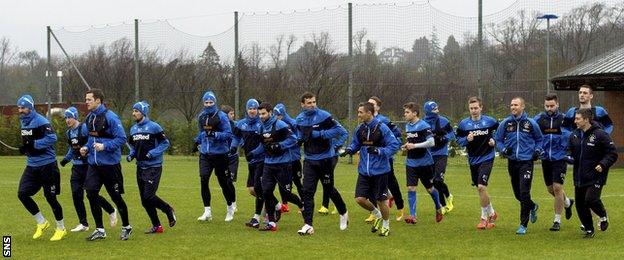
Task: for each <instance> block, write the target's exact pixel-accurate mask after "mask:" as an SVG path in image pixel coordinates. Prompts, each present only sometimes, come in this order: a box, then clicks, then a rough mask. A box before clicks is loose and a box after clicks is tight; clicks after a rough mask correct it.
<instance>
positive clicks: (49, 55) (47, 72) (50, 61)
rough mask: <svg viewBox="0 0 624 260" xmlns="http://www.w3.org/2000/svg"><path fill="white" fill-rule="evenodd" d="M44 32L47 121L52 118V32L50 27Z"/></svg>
mask: <svg viewBox="0 0 624 260" xmlns="http://www.w3.org/2000/svg"><path fill="white" fill-rule="evenodd" d="M46 31H47V35H48V36H47V38H48V42H47V44H48V69H47V70H46V96H47V100H48V111H47V113H46V117H47V118H48V119H50V117H51V116H52V113H50V112H52V104H51V99H52V97H50V74H51V73H52V60H51V58H50V57H51V54H50V34H51V33H52V30H51V29H50V26H47V27H46Z"/></svg>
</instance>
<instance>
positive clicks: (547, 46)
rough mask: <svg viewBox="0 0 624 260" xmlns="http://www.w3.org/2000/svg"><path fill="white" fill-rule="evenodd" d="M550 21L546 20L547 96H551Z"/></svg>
mask: <svg viewBox="0 0 624 260" xmlns="http://www.w3.org/2000/svg"><path fill="white" fill-rule="evenodd" d="M549 79H550V19H546V94H550V82H548V80H549Z"/></svg>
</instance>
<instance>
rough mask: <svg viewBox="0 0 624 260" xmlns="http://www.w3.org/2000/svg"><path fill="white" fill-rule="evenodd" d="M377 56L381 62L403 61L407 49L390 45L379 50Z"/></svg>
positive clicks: (394, 62)
mask: <svg viewBox="0 0 624 260" xmlns="http://www.w3.org/2000/svg"><path fill="white" fill-rule="evenodd" d="M378 57H379V60H380V61H381V62H385V63H390V64H396V63H397V62H404V61H405V60H406V58H407V51H405V50H403V49H401V48H397V47H390V48H386V49H384V50H383V51H381V53H379V55H378Z"/></svg>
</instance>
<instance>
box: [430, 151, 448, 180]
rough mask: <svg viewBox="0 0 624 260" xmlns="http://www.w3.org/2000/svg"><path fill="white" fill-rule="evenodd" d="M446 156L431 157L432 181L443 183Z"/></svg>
mask: <svg viewBox="0 0 624 260" xmlns="http://www.w3.org/2000/svg"><path fill="white" fill-rule="evenodd" d="M447 161H448V156H446V155H436V156H434V157H433V180H434V181H441V182H444V174H445V173H446V164H447Z"/></svg>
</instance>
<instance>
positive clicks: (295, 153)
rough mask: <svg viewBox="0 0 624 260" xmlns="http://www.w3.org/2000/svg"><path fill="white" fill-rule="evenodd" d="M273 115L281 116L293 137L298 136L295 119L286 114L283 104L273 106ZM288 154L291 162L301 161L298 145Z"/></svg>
mask: <svg viewBox="0 0 624 260" xmlns="http://www.w3.org/2000/svg"><path fill="white" fill-rule="evenodd" d="M273 114H274V115H276V116H278V115H279V116H282V121H284V123H286V124H287V125H288V127H290V130H291V131H292V132H293V133H294V134H295V136H299V132H298V131H297V121H295V119H293V118H292V117H290V115H289V114H288V112H286V106H284V104H282V103H279V104H277V105H275V107H274V108H273ZM348 135H349V133H347V136H348ZM290 153H292V157H293V161H299V160H301V146H300V145H295V146H293V147H292V148H290Z"/></svg>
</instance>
